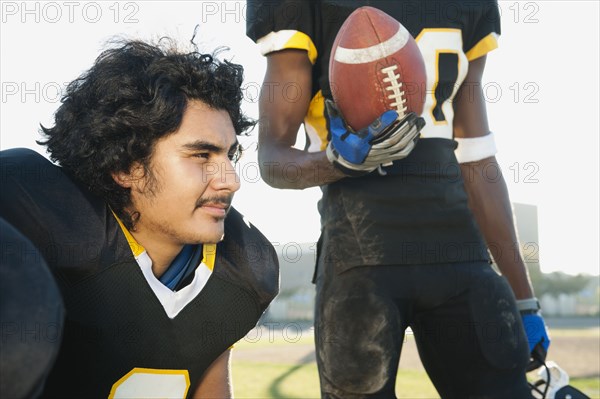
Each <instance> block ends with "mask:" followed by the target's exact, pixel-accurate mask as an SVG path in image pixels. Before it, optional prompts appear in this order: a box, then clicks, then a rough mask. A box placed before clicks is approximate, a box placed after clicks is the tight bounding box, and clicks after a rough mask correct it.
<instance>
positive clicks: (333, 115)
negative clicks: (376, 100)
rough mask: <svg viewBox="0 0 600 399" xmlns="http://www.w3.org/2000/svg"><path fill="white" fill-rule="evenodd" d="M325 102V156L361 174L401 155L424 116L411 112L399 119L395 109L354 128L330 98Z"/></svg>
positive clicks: (349, 171)
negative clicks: (358, 129)
mask: <svg viewBox="0 0 600 399" xmlns="http://www.w3.org/2000/svg"><path fill="white" fill-rule="evenodd" d="M325 106H326V108H327V115H328V119H329V131H330V133H331V140H330V141H329V144H328V145H327V151H326V152H327V159H329V161H330V162H331V163H333V164H334V165H335V166H336V167H337V168H338V169H340V170H341V171H343V172H344V173H345V174H346V175H348V176H362V175H365V174H367V173H370V172H372V171H374V170H375V169H377V168H378V167H379V166H380V165H382V164H385V165H388V164H391V163H392V162H393V161H395V160H398V159H402V158H405V157H406V156H408V154H410V152H411V151H412V149H413V148H414V147H415V144H416V142H417V140H418V138H419V133H420V131H421V129H422V128H423V126H425V120H424V119H423V118H420V117H418V116H417V115H416V114H415V113H414V112H411V113H409V114H408V115H406V116H405V117H404V118H402V119H401V120H399V119H398V113H397V112H396V111H386V112H384V113H383V114H382V115H381V116H380V117H379V118H377V119H376V120H375V121H374V122H373V123H371V124H370V125H369V126H368V127H366V128H365V129H362V130H360V131H358V132H355V131H354V130H353V129H352V128H350V127H349V126H347V125H346V123H345V122H344V120H343V118H342V116H341V114H340V112H339V110H338V109H337V107H336V106H335V104H334V103H333V102H332V101H329V100H326V101H325Z"/></svg>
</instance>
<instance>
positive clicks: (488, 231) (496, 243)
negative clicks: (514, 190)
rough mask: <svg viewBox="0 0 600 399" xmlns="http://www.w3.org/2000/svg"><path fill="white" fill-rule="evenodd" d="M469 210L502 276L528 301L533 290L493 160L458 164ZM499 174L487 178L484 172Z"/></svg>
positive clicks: (518, 294) (510, 210) (500, 177)
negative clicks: (492, 171) (491, 171)
mask: <svg viewBox="0 0 600 399" xmlns="http://www.w3.org/2000/svg"><path fill="white" fill-rule="evenodd" d="M461 170H462V174H463V179H464V182H465V190H466V192H467V195H468V199H469V207H470V209H471V211H472V212H473V215H474V216H475V220H476V222H477V224H478V225H479V227H480V229H481V232H482V234H483V236H484V238H485V240H486V242H487V245H488V247H489V249H490V252H491V253H492V256H493V257H494V260H495V262H496V264H497V265H498V268H499V270H500V272H501V273H502V275H504V276H505V277H506V279H507V280H508V282H509V284H510V286H511V287H512V289H513V292H514V293H515V296H516V298H517V299H524V298H530V297H532V296H533V289H532V287H531V282H530V280H529V274H528V272H527V268H526V267H525V263H524V262H523V258H522V256H521V252H520V245H519V241H518V238H517V234H516V231H515V225H514V219H513V213H512V207H511V204H510V200H509V195H508V190H507V188H506V183H505V181H504V178H503V177H502V175H501V173H500V167H499V166H498V164H497V162H496V159H495V157H490V158H486V159H483V160H481V161H477V162H469V163H465V164H461ZM490 170H494V171H498V173H499V174H498V175H497V176H493V178H491V177H488V176H487V174H486V171H488V172H489V171H490Z"/></svg>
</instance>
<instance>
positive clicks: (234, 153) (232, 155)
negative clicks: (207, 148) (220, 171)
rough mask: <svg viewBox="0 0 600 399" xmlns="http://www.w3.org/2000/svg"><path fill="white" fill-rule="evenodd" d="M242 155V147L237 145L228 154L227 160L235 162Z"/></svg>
mask: <svg viewBox="0 0 600 399" xmlns="http://www.w3.org/2000/svg"><path fill="white" fill-rule="evenodd" d="M241 156H242V147H237V148H236V149H235V150H234V151H232V152H230V153H229V154H228V157H229V160H230V161H231V162H233V163H237V161H239V160H240V157H241Z"/></svg>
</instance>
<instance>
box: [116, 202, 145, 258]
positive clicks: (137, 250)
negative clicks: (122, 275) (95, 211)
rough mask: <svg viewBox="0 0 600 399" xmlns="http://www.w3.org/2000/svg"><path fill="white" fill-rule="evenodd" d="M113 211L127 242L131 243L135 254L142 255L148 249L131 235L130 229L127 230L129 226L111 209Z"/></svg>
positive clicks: (136, 255) (130, 246) (130, 245)
mask: <svg viewBox="0 0 600 399" xmlns="http://www.w3.org/2000/svg"><path fill="white" fill-rule="evenodd" d="M111 212H112V214H113V216H114V217H115V219H117V222H118V223H119V226H121V231H122V232H123V234H124V235H125V238H126V239H127V243H128V244H129V248H130V249H131V252H132V253H133V256H135V257H136V258H137V257H138V256H140V255H141V254H143V253H144V252H145V251H146V248H144V247H143V246H141V245H140V244H139V243H138V242H137V241H136V239H135V238H133V236H132V235H131V233H130V232H129V230H127V227H125V225H124V224H123V222H122V221H121V219H119V217H118V216H117V214H116V213H115V212H114V211H113V210H112V209H111Z"/></svg>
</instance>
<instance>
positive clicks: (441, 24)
mask: <svg viewBox="0 0 600 399" xmlns="http://www.w3.org/2000/svg"><path fill="white" fill-rule="evenodd" d="M360 6H371V7H375V8H378V9H381V10H382V11H384V12H386V13H387V14H389V15H391V16H392V17H394V18H395V19H397V20H398V21H400V22H401V23H402V25H404V27H406V29H407V30H408V31H409V32H410V33H411V35H412V36H413V37H414V38H415V40H416V42H417V45H418V47H419V49H420V51H421V54H422V55H423V59H424V62H425V68H426V75H427V87H426V100H425V107H424V111H423V113H422V115H421V116H422V117H423V118H424V119H425V121H426V125H425V127H424V128H423V130H422V132H421V139H420V140H419V142H418V143H417V146H416V147H415V149H414V150H413V152H412V153H411V154H410V156H408V157H407V158H405V159H403V160H400V161H396V162H394V164H393V165H392V166H389V167H385V168H383V169H384V171H386V173H387V175H386V176H380V175H379V174H377V172H374V173H371V174H370V175H368V176H365V177H361V178H348V179H343V180H340V181H338V182H335V183H332V184H329V185H327V186H324V187H322V190H323V198H322V200H321V201H320V203H319V211H320V213H321V225H322V235H321V243H322V245H321V246H320V247H321V248H323V251H322V252H321V255H320V258H319V259H320V261H327V262H333V263H335V264H336V265H338V266H339V268H340V270H342V271H343V270H345V269H347V268H349V267H353V266H361V265H374V264H429V263H451V262H463V261H489V256H488V253H487V248H486V245H485V243H484V241H483V238H482V236H481V234H480V232H479V229H478V227H477V225H476V223H475V222H474V219H473V216H472V214H471V212H470V210H469V209H468V206H467V196H466V193H465V191H464V187H463V180H462V176H461V173H460V168H459V165H458V162H457V160H456V156H455V155H454V150H455V149H456V145H457V144H456V141H454V140H453V137H454V135H453V117H454V112H453V108H452V100H453V99H454V97H455V95H456V93H457V91H458V89H459V87H460V85H461V83H462V82H463V80H464V78H465V76H466V74H467V70H468V64H469V61H471V60H474V59H477V58H479V57H481V56H483V55H485V54H487V53H488V52H489V51H491V50H493V49H494V48H496V47H497V38H498V35H499V34H500V16H499V10H498V5H497V3H496V1H493V0H487V1H470V2H449V1H439V0H436V1H393V0H380V1H376V0H374V1H356V0H354V1H353V0H317V1H301V0H285V1H273V0H249V1H248V7H247V35H248V36H249V37H250V38H251V39H253V40H254V41H255V42H256V43H257V44H258V45H259V47H260V51H261V52H262V54H265V55H266V54H269V53H271V52H275V51H280V50H283V49H301V50H306V51H307V56H308V57H309V59H310V61H311V63H312V64H313V76H312V78H313V79H312V82H313V83H312V85H313V87H312V100H311V103H310V105H309V109H308V112H307V114H306V116H305V118H304V128H305V133H306V138H307V139H306V143H307V144H306V150H307V151H322V150H324V149H325V148H326V147H327V144H328V141H329V136H328V130H327V121H326V118H325V107H324V100H325V99H326V98H329V99H331V88H330V86H329V79H328V73H329V71H328V66H329V58H330V51H331V47H332V45H333V42H334V40H335V36H336V35H337V32H338V30H339V28H340V27H341V25H342V24H343V22H344V21H345V20H346V18H347V17H348V16H349V15H350V13H352V11H354V10H355V9H356V8H358V7H360Z"/></svg>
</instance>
